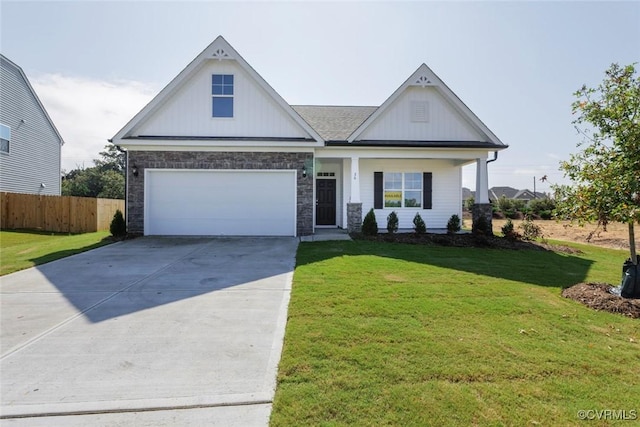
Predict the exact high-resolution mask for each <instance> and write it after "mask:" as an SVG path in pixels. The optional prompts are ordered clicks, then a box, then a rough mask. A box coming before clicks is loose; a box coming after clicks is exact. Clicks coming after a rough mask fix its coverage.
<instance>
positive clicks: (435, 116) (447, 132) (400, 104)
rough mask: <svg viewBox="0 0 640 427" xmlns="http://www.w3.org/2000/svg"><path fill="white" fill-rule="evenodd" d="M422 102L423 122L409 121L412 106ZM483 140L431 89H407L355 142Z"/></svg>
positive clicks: (479, 134)
mask: <svg viewBox="0 0 640 427" xmlns="http://www.w3.org/2000/svg"><path fill="white" fill-rule="evenodd" d="M416 102H417V103H425V102H426V121H414V120H412V104H413V103H416ZM485 138H486V137H484V136H483V135H482V134H481V133H480V132H478V131H477V130H476V129H475V128H474V126H473V125H472V124H471V123H469V122H468V121H467V120H466V119H465V118H464V117H463V116H462V114H460V113H459V112H458V111H457V110H456V109H455V108H454V107H453V106H452V105H451V104H450V103H449V102H448V101H447V100H446V99H445V98H444V97H443V96H442V95H440V93H439V92H438V91H437V89H435V88H434V87H424V88H421V87H409V88H407V90H406V91H405V92H403V93H402V94H401V95H400V96H399V97H398V99H396V100H395V102H394V103H393V104H391V106H390V107H389V108H388V109H387V110H386V111H384V112H383V113H382V115H380V117H378V118H377V119H376V120H375V121H374V122H373V123H372V124H371V125H370V126H369V127H368V128H367V129H366V130H365V131H364V132H363V133H362V134H361V135H360V136H359V137H358V138H357V139H358V140H390V141H482V140H484V139H485Z"/></svg>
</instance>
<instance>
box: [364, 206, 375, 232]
mask: <svg viewBox="0 0 640 427" xmlns="http://www.w3.org/2000/svg"><path fill="white" fill-rule="evenodd" d="M362 234H364V235H367V236H375V235H376V234H378V221H376V213H375V212H374V211H373V208H371V210H369V212H367V214H366V215H365V216H364V220H363V221H362Z"/></svg>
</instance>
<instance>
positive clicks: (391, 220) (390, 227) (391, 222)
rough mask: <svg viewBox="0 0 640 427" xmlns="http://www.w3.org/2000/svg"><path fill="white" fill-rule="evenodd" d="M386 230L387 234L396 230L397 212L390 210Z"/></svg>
mask: <svg viewBox="0 0 640 427" xmlns="http://www.w3.org/2000/svg"><path fill="white" fill-rule="evenodd" d="M387 231H388V232H389V234H393V233H395V232H396V231H398V214H396V211H392V212H391V213H390V214H389V216H387Z"/></svg>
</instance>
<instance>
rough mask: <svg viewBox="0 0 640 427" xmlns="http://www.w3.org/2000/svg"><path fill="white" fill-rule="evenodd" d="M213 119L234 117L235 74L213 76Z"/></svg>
mask: <svg viewBox="0 0 640 427" xmlns="http://www.w3.org/2000/svg"><path fill="white" fill-rule="evenodd" d="M211 98H212V110H211V111H212V116H213V117H233V74H213V75H212V76H211Z"/></svg>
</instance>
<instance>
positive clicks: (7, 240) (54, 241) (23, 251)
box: [0, 230, 113, 276]
mask: <svg viewBox="0 0 640 427" xmlns="http://www.w3.org/2000/svg"><path fill="white" fill-rule="evenodd" d="M112 242H113V241H112V240H110V239H109V232H108V231H98V232H96V233H84V234H65V233H51V232H42V231H33V230H2V231H0V251H1V253H0V276H3V275H5V274H9V273H13V272H14V271H18V270H24V269H25V268H29V267H33V266H35V265H39V264H44V263H45V262H49V261H53V260H56V259H59V258H64V257H67V256H69V255H73V254H77V253H80V252H84V251H88V250H90V249H95V248H98V247H100V246H104V245H107V244H109V243H112Z"/></svg>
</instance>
